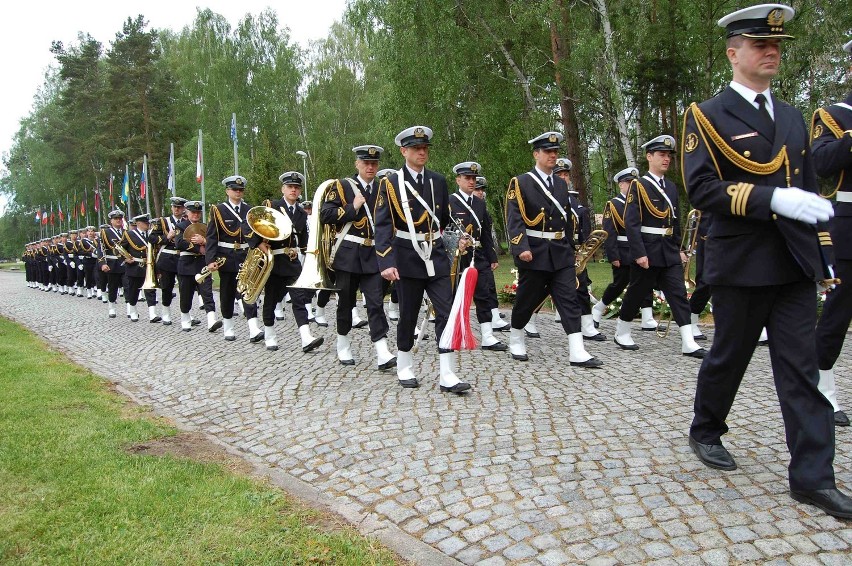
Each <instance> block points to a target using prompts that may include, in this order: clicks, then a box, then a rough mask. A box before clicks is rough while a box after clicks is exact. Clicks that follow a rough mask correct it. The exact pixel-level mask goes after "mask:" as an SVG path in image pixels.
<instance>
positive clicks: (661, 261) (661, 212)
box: [624, 173, 681, 267]
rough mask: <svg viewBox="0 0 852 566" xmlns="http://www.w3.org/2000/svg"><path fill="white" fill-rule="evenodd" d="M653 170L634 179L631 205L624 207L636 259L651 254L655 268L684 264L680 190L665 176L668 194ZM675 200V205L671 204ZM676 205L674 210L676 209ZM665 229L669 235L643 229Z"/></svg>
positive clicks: (632, 252)
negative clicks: (681, 254) (660, 185)
mask: <svg viewBox="0 0 852 566" xmlns="http://www.w3.org/2000/svg"><path fill="white" fill-rule="evenodd" d="M648 177H650V178H651V179H653V177H652V176H651V174H650V173H646V174H645V176H642V177H639V179H636V180H634V181H631V182H630V187H629V188H628V189H627V205H626V206H625V207H624V226H625V229H626V230H627V240H628V242H627V243H628V244H629V245H630V257H631V258H633V259H636V258H640V257H643V256H647V257H648V265H650V266H651V267H671V266H672V265H680V264H681V260H680V240H681V234H680V212H679V211H678V201H677V199H678V192H677V187H676V186H675V184H674V183H672V182H671V181H669V180H668V179H664V181H665V185H666V186H665V187H661V188H662V189H663V190H665V194H666V196H667V197H668V200H666V198H665V197H664V196H663V193H661V192H660V189H659V188H657V185H656V183H655V181H649V180H648ZM669 203H671V204H669ZM672 207H674V210H672ZM643 227H646V228H655V229H664V230H666V231H667V232H666V234H664V235H660V234H651V233H648V232H643V231H642V228H643Z"/></svg>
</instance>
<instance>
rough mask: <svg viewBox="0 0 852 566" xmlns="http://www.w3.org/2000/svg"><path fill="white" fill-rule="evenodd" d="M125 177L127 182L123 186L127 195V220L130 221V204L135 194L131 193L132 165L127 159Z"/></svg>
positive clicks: (123, 191) (124, 193)
mask: <svg viewBox="0 0 852 566" xmlns="http://www.w3.org/2000/svg"><path fill="white" fill-rule="evenodd" d="M124 178H125V179H126V180H127V182H126V183H125V184H124V186H123V187H121V190H122V194H123V195H124V196H126V197H127V203H126V204H127V222H128V223H129V222H130V219H131V218H132V216H131V215H130V205H131V203H132V202H133V198H132V197H133V195H131V194H130V165H129V164H128V163H127V162H126V161H125V162H124Z"/></svg>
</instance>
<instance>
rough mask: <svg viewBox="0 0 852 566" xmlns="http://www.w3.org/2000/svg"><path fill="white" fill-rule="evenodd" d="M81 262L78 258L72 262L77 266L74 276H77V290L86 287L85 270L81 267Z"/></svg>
mask: <svg viewBox="0 0 852 566" xmlns="http://www.w3.org/2000/svg"><path fill="white" fill-rule="evenodd" d="M83 261H84V260H82V259H80V258H77V259H76V260H74V263H75V264H76V265H77V267H76V270H77V273H76V275H77V288H78V289H83V288H84V287H85V286H86V268H85V266H84V265H83Z"/></svg>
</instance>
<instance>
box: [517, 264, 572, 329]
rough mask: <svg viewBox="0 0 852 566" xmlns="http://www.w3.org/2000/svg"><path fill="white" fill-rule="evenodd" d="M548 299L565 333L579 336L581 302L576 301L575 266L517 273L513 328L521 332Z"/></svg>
mask: <svg viewBox="0 0 852 566" xmlns="http://www.w3.org/2000/svg"><path fill="white" fill-rule="evenodd" d="M548 295H550V296H551V298H552V299H553V304H554V306H555V307H556V312H558V313H559V317H560V318H561V320H562V322H561V324H562V328H564V329H565V332H566V333H567V334H574V333H575V332H580V302H579V301H578V300H577V277H576V275H575V273H574V267H573V266H571V267H565V268H563V269H557V270H556V271H538V270H533V269H518V289H517V291H516V293H515V306H514V307H513V308H512V328H515V329H518V330H519V329H522V328H523V327H524V326H526V325H527V323H528V322H529V321H530V318H531V317H532V314H533V312H534V311H535V310H536V309H537V308H538V307H539V306H540V305H541V303H542V302H544V299H546V298H547V296H548Z"/></svg>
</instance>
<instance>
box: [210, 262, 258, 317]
mask: <svg viewBox="0 0 852 566" xmlns="http://www.w3.org/2000/svg"><path fill="white" fill-rule="evenodd" d="M236 300H237V272H236V271H222V270H219V309H220V310H221V311H222V318H233V317H234V301H236ZM243 312H245V315H246V319H250V318H256V317H257V305H255V304H251V305H250V304H248V303H246V302H245V301H243Z"/></svg>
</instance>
